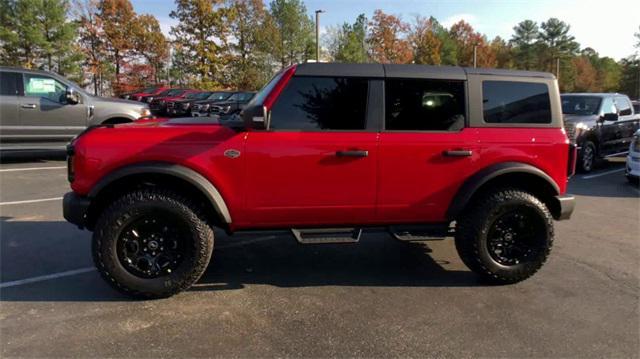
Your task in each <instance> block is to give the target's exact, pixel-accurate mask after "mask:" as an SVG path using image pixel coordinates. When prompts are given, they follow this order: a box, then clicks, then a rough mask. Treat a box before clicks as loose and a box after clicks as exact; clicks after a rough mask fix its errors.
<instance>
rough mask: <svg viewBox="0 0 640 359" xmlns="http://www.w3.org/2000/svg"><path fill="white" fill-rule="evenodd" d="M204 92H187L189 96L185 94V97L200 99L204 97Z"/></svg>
mask: <svg viewBox="0 0 640 359" xmlns="http://www.w3.org/2000/svg"><path fill="white" fill-rule="evenodd" d="M202 94H203V92H192V93H190V94H187V96H185V98H188V99H190V100H193V99H200V98H202Z"/></svg>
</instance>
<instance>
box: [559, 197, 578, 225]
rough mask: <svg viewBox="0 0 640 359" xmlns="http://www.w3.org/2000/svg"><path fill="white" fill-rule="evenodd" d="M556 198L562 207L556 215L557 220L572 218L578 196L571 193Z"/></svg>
mask: <svg viewBox="0 0 640 359" xmlns="http://www.w3.org/2000/svg"><path fill="white" fill-rule="evenodd" d="M555 198H556V201H558V208H559V209H560V211H559V213H558V214H557V216H555V217H556V220H558V221H562V220H565V219H569V218H571V214H572V213H573V210H574V209H575V207H576V198H575V197H573V196H571V195H562V196H556V197H555Z"/></svg>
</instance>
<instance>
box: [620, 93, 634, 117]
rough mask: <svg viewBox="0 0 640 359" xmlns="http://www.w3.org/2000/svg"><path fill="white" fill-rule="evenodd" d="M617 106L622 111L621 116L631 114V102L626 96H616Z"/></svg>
mask: <svg viewBox="0 0 640 359" xmlns="http://www.w3.org/2000/svg"><path fill="white" fill-rule="evenodd" d="M616 107H617V108H618V111H620V116H629V115H631V104H630V103H629V100H627V99H626V98H625V97H617V98H616Z"/></svg>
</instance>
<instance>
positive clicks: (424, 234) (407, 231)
mask: <svg viewBox="0 0 640 359" xmlns="http://www.w3.org/2000/svg"><path fill="white" fill-rule="evenodd" d="M389 233H391V235H392V236H393V237H394V238H395V239H397V240H399V241H403V242H417V241H441V240H444V239H446V237H450V236H452V235H453V234H454V230H453V228H448V227H446V226H425V225H418V226H390V227H389Z"/></svg>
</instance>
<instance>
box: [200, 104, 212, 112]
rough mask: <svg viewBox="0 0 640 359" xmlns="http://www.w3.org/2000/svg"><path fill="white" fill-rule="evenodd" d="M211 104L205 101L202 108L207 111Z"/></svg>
mask: <svg viewBox="0 0 640 359" xmlns="http://www.w3.org/2000/svg"><path fill="white" fill-rule="evenodd" d="M209 106H210V105H209V104H208V103H205V104H204V105H202V107H201V108H200V109H201V110H203V111H207V110H208V109H209Z"/></svg>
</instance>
